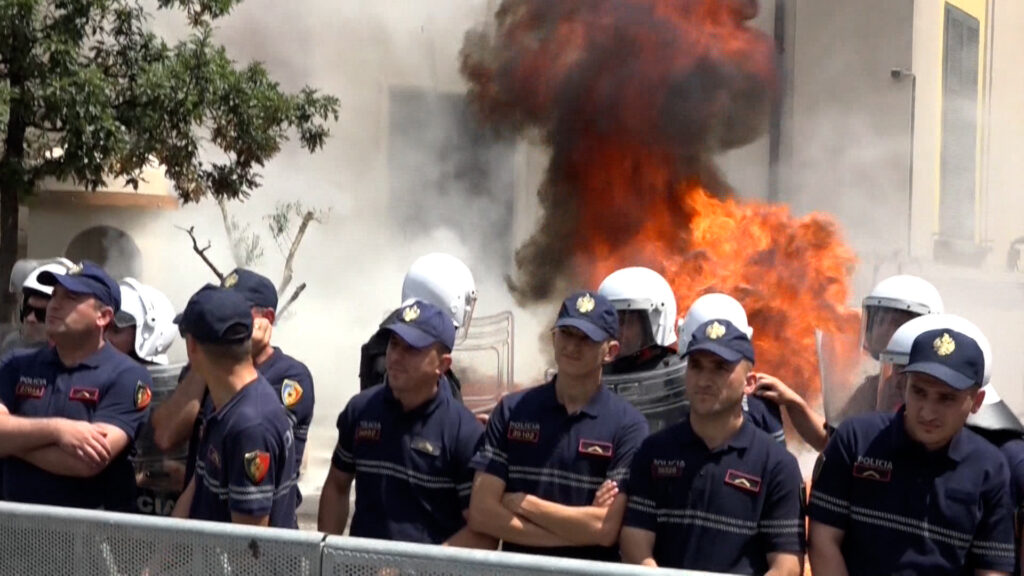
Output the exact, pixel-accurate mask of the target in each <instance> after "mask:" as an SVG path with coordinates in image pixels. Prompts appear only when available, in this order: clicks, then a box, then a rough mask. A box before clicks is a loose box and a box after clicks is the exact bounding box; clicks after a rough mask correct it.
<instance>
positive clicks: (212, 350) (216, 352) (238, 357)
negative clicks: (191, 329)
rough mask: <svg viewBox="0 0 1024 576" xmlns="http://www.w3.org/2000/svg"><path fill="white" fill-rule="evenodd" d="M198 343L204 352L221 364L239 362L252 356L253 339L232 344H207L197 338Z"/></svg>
mask: <svg viewBox="0 0 1024 576" xmlns="http://www.w3.org/2000/svg"><path fill="white" fill-rule="evenodd" d="M196 344H198V345H199V348H200V349H202V351H203V354H205V355H206V356H207V357H208V358H210V359H211V360H212V361H213V362H216V363H219V364H220V363H222V364H237V363H239V362H242V361H243V360H245V359H246V358H251V357H252V340H243V341H242V342H232V343H230V344H206V343H203V342H199V341H198V340H197V341H196Z"/></svg>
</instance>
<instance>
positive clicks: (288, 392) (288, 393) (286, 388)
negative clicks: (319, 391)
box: [281, 378, 302, 408]
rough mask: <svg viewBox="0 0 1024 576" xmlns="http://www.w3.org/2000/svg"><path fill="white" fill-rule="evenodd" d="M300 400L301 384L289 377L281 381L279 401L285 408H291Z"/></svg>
mask: <svg viewBox="0 0 1024 576" xmlns="http://www.w3.org/2000/svg"><path fill="white" fill-rule="evenodd" d="M299 400H302V386H299V383H298V382H297V381H295V380H292V379H291V378H285V380H284V382H282V383H281V403H282V404H284V407H285V408H292V407H294V406H295V405H296V404H298V403H299Z"/></svg>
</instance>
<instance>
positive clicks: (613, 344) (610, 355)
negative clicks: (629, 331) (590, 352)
mask: <svg viewBox="0 0 1024 576" xmlns="http://www.w3.org/2000/svg"><path fill="white" fill-rule="evenodd" d="M604 346H605V348H604V357H603V358H601V362H602V363H603V364H607V363H609V362H611V361H612V360H615V358H617V357H618V355H619V350H621V349H622V346H621V345H620V344H619V341H618V340H608V341H607V342H605V343H604Z"/></svg>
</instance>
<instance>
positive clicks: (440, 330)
mask: <svg viewBox="0 0 1024 576" xmlns="http://www.w3.org/2000/svg"><path fill="white" fill-rule="evenodd" d="M394 316H395V318H396V319H395V320H394V321H392V322H391V323H389V324H387V325H385V326H384V328H382V330H384V331H386V333H387V334H388V335H389V336H388V350H387V376H386V378H385V381H384V383H383V384H379V385H377V386H374V387H373V388H370V389H369V390H364V391H363V392H361V393H359V395H357V396H356V397H354V398H353V399H352V400H350V401H349V403H348V405H347V406H346V407H345V410H344V411H343V412H342V413H341V415H340V416H339V417H338V444H337V448H336V449H335V451H334V456H333V458H332V460H331V471H330V473H329V474H328V476H327V481H326V482H325V483H324V487H323V491H322V492H321V494H320V512H319V522H318V526H319V529H320V530H321V531H322V532H327V533H329V534H341V533H342V532H344V530H345V524H346V523H347V522H348V516H349V514H348V512H349V510H348V507H349V493H350V490H351V487H352V482H353V480H354V481H355V482H356V483H357V485H358V486H357V488H358V489H357V490H356V501H355V505H356V506H355V514H354V515H353V517H352V527H351V529H350V531H349V533H350V534H351V535H352V536H361V537H365V538H381V539H386V540H398V541H403V542H419V543H423V544H441V543H446V544H448V545H452V546H465V547H474V548H489V549H494V548H495V547H496V546H497V541H496V540H494V539H493V538H489V537H485V536H483V535H481V534H477V533H475V532H473V531H472V530H470V529H469V528H467V527H466V521H465V517H464V512H465V510H466V509H467V508H468V507H469V494H470V489H471V486H472V481H473V469H472V468H470V466H469V463H470V460H471V459H472V458H473V455H474V454H475V452H476V449H477V447H478V446H479V443H480V437H481V435H482V434H483V426H482V425H481V424H480V423H479V422H477V421H476V419H475V418H474V417H473V413H472V412H470V411H469V409H467V408H466V407H465V406H463V405H462V403H461V402H458V401H457V400H455V399H454V398H453V397H452V395H451V394H448V393H446V392H445V391H444V390H445V389H444V387H445V385H446V383H445V376H444V374H445V372H447V370H448V367H449V366H450V365H451V350H452V347H453V346H454V345H455V326H454V324H452V322H451V319H450V318H449V317H448V316H447V315H446V314H445V313H444V312H442V311H441V310H440V309H439V308H437V307H436V306H434V305H433V304H430V303H428V302H420V301H412V302H410V303H408V304H406V305H404V306H402V307H401V308H400V309H399V312H398V314H396V315H394Z"/></svg>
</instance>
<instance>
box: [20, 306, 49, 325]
mask: <svg viewBox="0 0 1024 576" xmlns="http://www.w3.org/2000/svg"><path fill="white" fill-rule="evenodd" d="M20 315H21V318H20V320H21V321H22V322H24V321H25V319H26V318H28V317H29V316H30V315H31V316H34V317H35V319H36V322H39V323H42V322H46V306H43V307H42V308H36V307H35V306H29V305H28V304H24V305H22V307H21V311H20Z"/></svg>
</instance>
